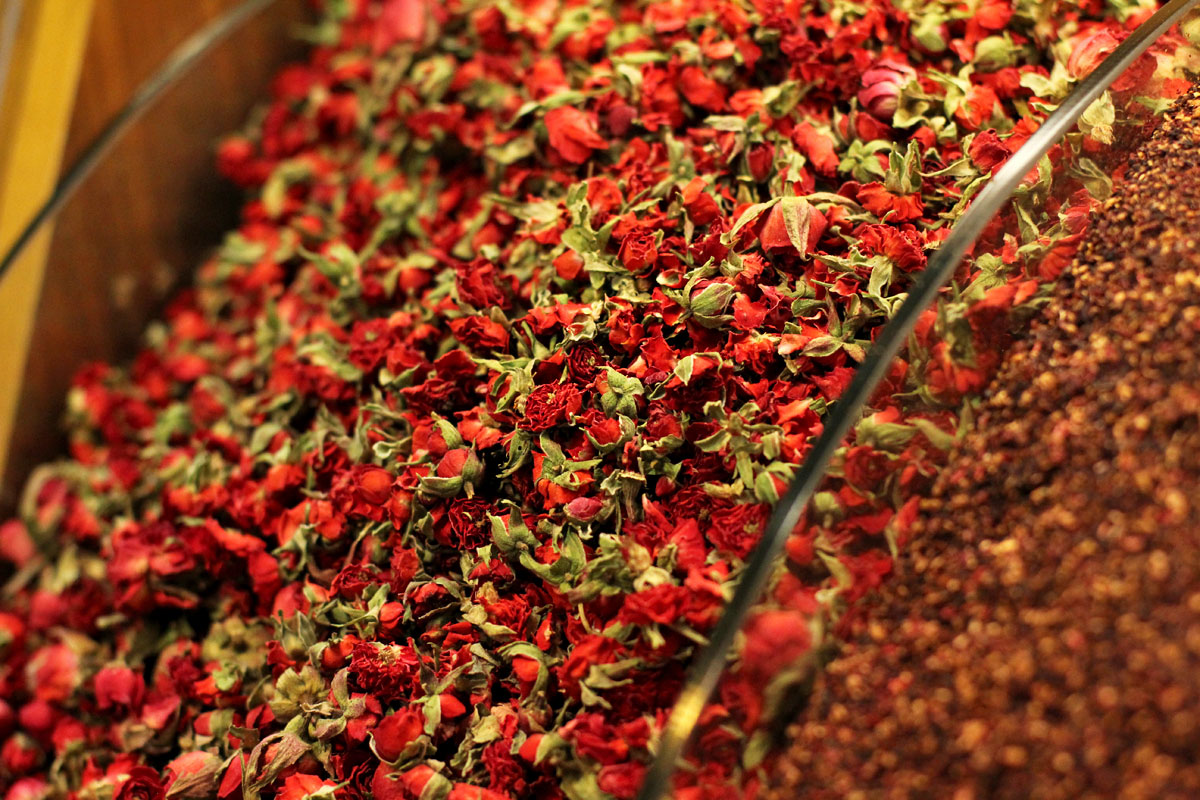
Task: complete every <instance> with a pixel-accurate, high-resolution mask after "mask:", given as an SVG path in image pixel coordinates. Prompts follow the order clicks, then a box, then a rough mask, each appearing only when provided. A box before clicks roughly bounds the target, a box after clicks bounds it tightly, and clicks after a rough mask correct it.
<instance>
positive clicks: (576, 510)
mask: <svg viewBox="0 0 1200 800" xmlns="http://www.w3.org/2000/svg"><path fill="white" fill-rule="evenodd" d="M603 507H604V503H602V502H601V501H600V500H598V499H597V498H595V497H576V498H575V499H574V500H572V501H571V502H569V503H567V516H568V517H570V518H571V519H572V520H574V521H576V522H589V521H591V520H592V519H593V518H594V517H595V516H596V515H597V514H599V513H600V509H601V508H603Z"/></svg>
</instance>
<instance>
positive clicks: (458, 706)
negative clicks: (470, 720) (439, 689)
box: [438, 693, 467, 719]
mask: <svg viewBox="0 0 1200 800" xmlns="http://www.w3.org/2000/svg"><path fill="white" fill-rule="evenodd" d="M438 703H439V704H440V705H441V707H442V719H457V718H459V717H461V716H462V715H463V714H465V713H467V707H466V706H465V705H463V702H462V701H461V700H459V699H458V698H457V697H455V696H454V695H452V694H449V693H447V694H442V695H439V696H438Z"/></svg>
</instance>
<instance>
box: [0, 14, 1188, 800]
mask: <svg viewBox="0 0 1200 800" xmlns="http://www.w3.org/2000/svg"><path fill="white" fill-rule="evenodd" d="M1152 9H1153V3H1147V2H1131V0H1112V2H1109V3H1107V4H1104V3H1100V2H1094V0H1084V1H1083V2H1076V1H1074V0H1072V1H1070V2H1068V1H1065V0H1064V1H1063V2H1050V3H1047V2H1033V1H1032V0H1013V1H1011V2H1010V0H978V1H977V2H975V1H973V2H967V3H959V2H925V1H924V0H922V1H921V2H908V3H901V2H891V0H867V1H866V2H857V1H856V2H850V1H849V0H833V1H832V2H824V3H819V4H818V3H809V2H775V1H774V0H760V1H759V2H755V3H752V4H750V3H742V2H737V1H736V0H678V1H673V2H653V3H642V4H614V3H607V2H602V1H601V0H597V1H596V2H569V3H565V4H560V3H559V2H551V1H550V0H546V1H544V2H540V1H538V0H518V1H517V2H503V3H495V4H492V3H476V4H463V3H458V2H448V3H426V2H424V1H423V0H388V1H387V2H380V1H378V0H375V1H369V0H327V1H326V2H325V3H324V8H323V17H322V21H321V23H320V24H319V25H318V26H317V28H316V29H315V31H314V37H315V38H316V40H317V41H318V44H317V45H316V46H315V48H314V50H313V52H312V56H311V58H310V60H309V61H308V63H306V64H303V65H299V66H296V67H294V68H290V69H288V70H286V71H285V72H284V73H283V74H281V75H280V76H279V78H278V80H277V82H276V85H275V90H274V100H273V102H272V103H271V105H270V106H269V108H267V109H266V110H265V111H264V113H263V114H262V115H261V117H260V118H259V119H258V121H257V122H256V123H255V124H254V126H253V127H252V128H251V129H250V132H249V133H248V134H247V135H246V136H240V137H237V138H234V139H231V140H229V141H228V142H226V143H225V144H224V145H223V147H222V148H221V151H220V162H221V166H222V168H223V169H224V171H225V172H226V173H227V174H228V175H230V176H231V177H232V178H234V179H235V180H237V181H238V182H239V183H241V184H242V185H244V186H245V187H246V188H247V189H248V190H249V192H250V197H251V199H250V200H249V201H248V202H247V204H246V206H245V210H244V221H243V224H242V225H241V226H240V228H239V230H238V231H237V232H236V233H234V234H233V235H231V236H230V237H229V239H228V240H227V242H226V243H225V245H224V246H223V247H222V248H221V250H220V251H219V253H218V254H217V255H216V256H215V257H214V258H213V260H212V261H211V262H209V263H207V264H205V265H204V266H203V267H202V269H201V270H200V271H199V274H198V276H197V278H196V283H195V286H194V288H192V289H190V290H188V291H186V292H184V293H183V294H182V295H180V296H179V297H178V299H177V300H176V301H175V302H174V303H172V305H171V306H170V308H169V309H168V310H167V312H166V315H165V321H164V322H163V323H161V324H158V325H156V326H154V327H153V328H152V329H151V330H150V331H149V333H148V335H147V346H146V348H145V349H144V350H143V352H141V353H140V354H139V355H138V356H137V357H136V359H135V360H134V361H133V362H132V364H131V365H130V366H129V367H128V368H127V369H117V368H114V367H109V366H96V367H93V368H91V369H88V370H86V371H85V372H84V373H83V374H82V375H81V376H80V377H79V380H78V383H77V387H76V388H75V389H74V391H73V393H72V395H71V397H70V402H69V424H70V431H71V460H70V461H68V462H64V463H61V464H58V465H54V466H51V467H47V468H45V469H44V470H42V471H41V472H39V474H38V475H36V476H35V478H34V481H33V482H32V484H31V488H30V491H29V494H28V503H27V506H26V508H25V510H24V514H23V521H20V522H10V523H8V524H6V525H5V526H4V528H3V531H2V535H0V555H3V557H4V559H5V560H6V561H8V562H10V563H11V564H13V565H14V567H15V568H16V570H17V571H16V574H15V576H14V578H13V580H12V581H11V582H10V583H9V585H8V590H7V593H6V595H5V597H4V603H3V612H0V630H2V631H3V637H2V640H0V642H2V643H0V647H2V649H0V659H2V664H3V668H2V670H0V697H3V702H2V703H0V733H2V735H3V737H4V738H3V744H2V746H0V775H2V776H3V781H4V782H5V785H7V786H8V787H9V788H8V797H9V798H10V800H38V799H39V798H42V797H47V796H53V797H66V796H73V797H78V798H97V800H106V799H107V798H109V797H115V798H117V800H159V799H160V798H162V797H164V796H166V797H171V798H201V797H212V796H216V797H218V798H220V800H259V798H274V797H278V798H281V799H282V800H301V798H307V797H321V798H328V797H330V796H333V797H337V798H347V799H349V798H354V799H355V800H357V798H362V797H367V796H370V795H372V794H373V796H374V797H376V798H379V799H380V800H416V798H421V799H422V800H431V799H437V800H442V799H443V798H446V797H449V798H453V800H498V799H500V798H523V797H538V798H556V797H566V798H572V800H591V799H592V798H597V799H598V798H618V799H626V798H629V797H631V796H632V794H633V793H634V791H635V790H636V788H637V786H638V784H639V781H640V779H641V775H642V773H643V771H644V769H645V764H646V762H647V760H648V759H649V757H650V753H651V746H652V741H653V737H654V736H655V733H656V731H657V729H658V727H659V725H660V724H661V722H662V720H663V716H664V712H665V709H666V708H667V707H668V706H669V704H670V703H671V702H672V700H673V699H674V697H675V695H676V693H677V691H678V688H679V686H680V683H681V681H682V678H683V675H684V671H685V669H686V666H687V664H688V662H689V658H690V657H691V655H692V653H693V652H694V650H695V648H696V647H697V645H698V643H701V642H703V640H704V635H705V633H706V631H707V630H708V629H709V628H710V627H711V625H712V624H713V622H714V620H715V618H716V617H717V616H718V615H719V612H720V609H721V605H722V603H723V601H724V598H725V596H726V594H727V591H728V585H729V581H730V580H731V577H732V576H734V575H735V574H736V572H737V570H738V568H739V566H740V564H741V563H742V559H743V558H744V557H745V556H746V554H747V553H748V552H749V551H750V550H751V548H752V547H753V546H754V544H755V541H756V539H757V537H758V536H759V535H760V531H761V527H762V525H763V521H764V519H765V517H766V515H767V513H768V511H769V509H770V507H771V504H772V503H773V502H774V501H775V500H776V499H777V497H778V493H779V491H780V489H781V487H782V486H783V485H785V483H786V481H787V480H788V479H789V477H790V476H791V474H792V473H793V470H794V469H795V466H796V464H797V463H798V462H799V461H800V460H801V459H802V458H803V456H804V454H805V451H806V449H807V447H808V446H809V442H810V440H811V438H812V437H813V436H814V434H816V433H818V432H819V431H820V429H821V420H822V416H823V414H824V411H825V409H826V407H827V406H828V404H829V403H831V402H833V401H835V400H836V398H837V397H838V394H839V392H841V391H842V390H843V388H844V387H845V385H846V383H847V381H848V378H849V376H850V375H851V373H852V371H853V369H854V367H855V365H856V363H857V362H858V361H859V360H861V358H862V356H863V353H864V351H865V350H866V349H867V348H868V347H869V346H870V343H871V339H872V336H873V335H874V333H875V332H876V331H877V330H878V328H879V326H880V324H881V323H883V322H884V321H885V320H886V319H887V318H888V316H889V314H891V313H892V311H893V309H894V308H895V307H896V305H897V303H898V301H899V298H900V296H901V295H902V294H903V292H904V291H905V289H906V287H907V285H908V283H909V281H910V276H911V274H912V273H913V272H914V271H916V270H919V269H920V268H921V267H923V265H924V264H925V260H926V255H927V253H928V251H929V250H930V249H931V248H934V247H936V246H937V244H938V242H939V241H941V239H942V238H943V237H944V235H945V232H946V230H947V227H948V226H949V225H950V224H952V223H953V221H954V219H955V218H956V217H957V216H958V214H959V213H961V211H962V209H963V208H964V206H965V205H966V204H967V203H968V202H969V201H970V198H971V197H972V196H973V195H974V194H975V193H976V192H977V191H978V190H979V188H980V187H981V186H982V185H983V184H984V183H985V182H986V181H987V179H988V177H989V176H990V174H991V172H992V171H993V170H994V169H995V168H996V167H997V166H998V165H999V164H1001V163H1003V161H1004V160H1005V159H1006V158H1007V157H1008V155H1009V154H1010V153H1011V152H1012V151H1013V149H1014V148H1015V147H1017V146H1018V145H1019V144H1020V143H1021V142H1022V141H1023V140H1024V139H1025V138H1026V137H1027V136H1028V135H1029V133H1030V132H1031V131H1032V130H1034V129H1035V127H1036V126H1037V124H1038V122H1039V120H1040V119H1041V118H1042V117H1043V116H1044V115H1045V113H1046V112H1047V109H1048V108H1050V107H1052V105H1053V104H1054V103H1055V102H1057V101H1058V100H1060V99H1061V98H1062V97H1063V96H1064V95H1065V93H1066V92H1067V91H1069V89H1070V87H1071V86H1072V85H1073V83H1074V81H1075V80H1076V79H1078V78H1079V77H1080V76H1081V75H1083V74H1086V72H1087V71H1088V70H1089V69H1090V68H1091V67H1093V66H1094V65H1095V63H1096V62H1097V61H1098V60H1099V58H1101V57H1102V56H1103V54H1104V53H1106V52H1108V51H1111V49H1112V48H1113V47H1114V46H1115V45H1116V43H1117V42H1118V41H1119V40H1120V38H1121V37H1122V36H1123V35H1124V34H1125V33H1126V32H1127V31H1128V30H1129V29H1130V28H1131V27H1132V26H1133V25H1134V24H1136V22H1137V21H1138V20H1140V19H1142V18H1144V16H1145V15H1146V14H1147V13H1149V12H1150V11H1151V10H1152ZM1068 54H1069V58H1068ZM1138 70H1139V71H1140V74H1141V75H1142V77H1146V76H1148V75H1150V74H1151V73H1153V72H1154V70H1155V58H1154V57H1153V56H1151V57H1148V58H1147V59H1146V60H1145V61H1144V62H1142V63H1141V64H1139V66H1138ZM1164 74H1166V75H1167V76H1168V80H1167V82H1166V83H1162V82H1161V81H1160V82H1159V83H1158V84H1156V91H1162V92H1168V91H1169V90H1170V89H1171V86H1172V85H1173V84H1172V82H1171V80H1172V79H1171V78H1170V75H1169V72H1168V73H1164ZM1134 89H1136V90H1138V91H1144V90H1145V89H1146V83H1145V81H1142V80H1139V81H1134V82H1131V83H1129V84H1127V85H1126V86H1125V87H1118V95H1119V93H1120V91H1126V92H1131V91H1133V90H1134ZM1112 102H1113V97H1108V98H1106V100H1105V101H1104V102H1101V103H1099V104H1098V105H1097V106H1096V107H1095V108H1094V109H1093V111H1092V112H1090V114H1089V117H1088V120H1087V123H1086V125H1085V128H1084V134H1082V135H1079V136H1076V137H1074V138H1073V139H1072V141H1071V142H1070V143H1069V144H1068V145H1066V146H1064V147H1062V148H1059V149H1057V150H1056V151H1055V153H1054V154H1053V156H1052V158H1050V159H1048V160H1047V161H1046V163H1045V165H1044V166H1043V169H1042V170H1041V172H1040V175H1039V176H1035V178H1036V180H1032V181H1031V183H1030V185H1029V186H1028V187H1027V189H1026V190H1025V191H1024V192H1023V194H1022V196H1021V198H1020V199H1019V200H1018V203H1017V205H1016V206H1015V210H1014V212H1013V214H1014V216H1013V217H1012V218H1014V219H1019V220H1020V222H1021V225H1020V227H1019V232H1018V233H1016V234H1006V230H1008V228H1007V227H1006V223H1004V222H1001V223H998V224H997V226H996V227H995V229H994V230H993V231H991V232H990V233H989V249H990V252H991V253H992V255H988V256H986V257H980V258H978V259H976V260H975V261H974V263H973V264H972V265H971V266H970V267H969V268H964V270H963V272H962V274H961V275H960V276H959V277H960V279H959V281H958V285H957V288H956V291H955V292H953V293H950V294H948V295H947V297H946V299H945V302H944V303H943V304H942V305H941V306H940V307H939V309H937V310H936V311H931V312H930V313H929V315H928V316H927V317H926V318H925V320H924V321H923V324H922V325H921V327H920V329H919V331H918V333H917V335H916V336H915V337H914V341H913V343H912V347H911V349H910V351H909V354H908V356H907V358H906V360H904V361H901V362H898V363H897V364H896V367H895V369H894V371H893V373H892V375H891V377H890V380H889V382H888V384H887V386H886V387H885V390H884V391H883V392H882V393H881V394H880V396H879V397H878V398H877V399H876V402H875V408H874V411H873V412H872V414H871V415H870V416H869V417H868V418H866V419H864V421H863V422H862V424H861V425H860V426H859V427H858V429H857V430H856V433H855V441H854V443H853V446H851V447H850V448H848V449H847V450H846V451H845V453H844V457H843V459H842V461H841V466H840V468H839V472H838V475H837V477H836V480H835V481H834V482H833V485H832V486H831V487H830V489H829V491H827V492H824V493H822V494H821V495H820V496H819V497H818V499H817V500H818V509H819V513H818V515H816V516H817V517H819V518H817V519H814V520H812V521H811V522H810V523H809V524H807V525H805V526H804V527H802V528H801V529H800V530H799V531H797V533H796V535H795V537H794V538H793V541H792V542H791V544H790V546H789V559H790V564H791V567H792V570H791V572H790V573H789V574H787V575H786V576H784V577H783V578H782V579H781V581H780V582H779V584H778V587H777V589H776V591H775V595H774V601H775V602H776V606H775V607H774V610H771V611H768V612H766V613H763V614H761V615H760V616H759V617H758V618H757V619H756V620H755V622H754V624H753V626H752V627H751V630H750V632H749V635H748V637H747V641H746V645H745V648H744V651H743V652H742V653H741V654H740V656H739V658H740V662H741V665H742V668H741V670H740V671H739V672H738V673H737V677H736V679H735V680H733V681H731V682H729V683H728V684H727V685H726V686H725V687H724V688H723V689H722V696H721V703H722V704H721V705H719V706H717V707H714V708H713V709H712V710H711V711H710V713H709V714H707V715H706V718H705V720H704V724H703V730H702V731H701V736H700V742H699V748H698V759H697V762H696V763H697V765H696V767H695V769H694V770H693V771H691V772H689V773H688V774H686V775H684V776H683V777H682V778H681V787H682V788H681V792H680V793H679V795H678V796H679V797H681V798H687V799H688V800H699V798H706V797H714V798H715V797H722V798H726V797H730V796H731V792H733V791H735V790H734V789H731V788H730V787H741V791H744V792H746V793H748V794H749V793H753V792H754V791H755V789H756V786H757V784H756V781H757V780H758V779H757V777H756V775H755V773H754V770H753V768H754V767H755V765H756V763H757V760H758V758H759V757H760V755H761V752H760V750H759V749H757V748H756V747H751V748H749V749H747V740H748V739H747V737H748V736H749V734H750V733H751V732H753V731H754V730H755V729H756V727H757V726H758V724H759V722H760V720H761V718H762V716H763V712H762V699H761V692H760V689H761V685H762V684H764V683H765V682H766V681H767V680H768V679H770V678H772V677H773V676H774V675H775V674H776V673H777V672H778V671H779V670H780V668H781V667H782V666H784V665H785V664H787V663H792V662H795V661H797V660H801V659H802V658H803V656H804V655H805V654H807V653H811V652H815V648H817V647H818V646H819V645H820V643H821V637H822V636H823V635H824V634H823V624H824V623H823V620H825V619H826V618H827V617H829V616H830V615H831V614H833V613H835V612H836V609H837V608H838V607H839V606H840V604H842V603H844V602H845V601H847V600H853V599H854V598H855V597H857V596H859V595H861V594H862V592H864V591H865V590H866V589H868V588H869V587H871V586H874V585H876V584H877V583H878V582H879V580H880V579H881V577H882V576H883V575H884V574H886V573H887V572H888V571H889V569H890V567H891V556H890V550H891V548H892V547H895V546H902V545H903V543H904V524H903V523H904V521H905V520H908V519H911V517H912V514H913V512H914V510H915V506H914V505H913V502H912V501H910V500H909V498H911V497H913V496H914V495H915V493H916V492H918V491H921V490H922V489H924V488H926V487H927V485H928V483H929V481H930V479H931V477H932V475H933V474H934V472H935V470H936V468H937V466H938V465H939V464H940V463H941V462H942V460H943V458H944V450H945V447H946V446H947V443H948V441H949V440H950V439H951V434H950V432H951V431H953V430H954V428H955V425H956V416H955V413H954V409H955V408H956V407H957V404H958V403H959V402H960V401H961V399H962V398H963V397H964V396H969V395H971V394H973V393H976V392H978V391H979V389H981V388H982V387H983V386H984V385H985V383H986V381H987V380H988V378H989V376H990V375H991V373H992V372H993V371H994V369H995V368H996V366H997V364H998V362H999V353H1000V351H1001V348H1002V346H1003V343H1004V341H1005V333H1006V331H1007V330H1008V322H1009V316H1008V312H1009V311H1010V309H1013V308H1015V307H1018V306H1027V305H1028V304H1029V303H1030V301H1031V300H1032V299H1033V298H1035V297H1036V295H1037V290H1038V285H1039V282H1041V281H1046V280H1049V279H1052V278H1054V277H1056V276H1057V274H1058V273H1059V272H1060V271H1061V269H1062V268H1063V266H1065V264H1067V263H1068V262H1069V260H1070V258H1071V256H1072V254H1073V252H1074V249H1075V248H1076V247H1077V245H1078V242H1079V238H1080V236H1081V234H1082V230H1083V228H1084V226H1085V224H1086V220H1087V216H1088V213H1089V212H1090V210H1091V209H1092V207H1093V205H1094V203H1095V197H1103V196H1105V195H1106V193H1107V191H1108V179H1107V177H1106V176H1105V175H1104V173H1103V171H1102V170H1100V169H1098V168H1096V167H1095V164H1094V163H1092V162H1091V161H1089V160H1088V158H1087V154H1088V153H1090V152H1093V151H1094V150H1096V149H1097V148H1099V147H1100V146H1101V145H1102V144H1103V143H1104V142H1106V141H1108V140H1110V139H1111V137H1112V135H1113V130H1112V121H1113V119H1112V118H1113V114H1112V108H1113V106H1112ZM1068 167H1070V169H1071V170H1073V172H1072V173H1071V175H1072V176H1073V177H1072V179H1070V180H1066V181H1060V182H1057V183H1056V184H1055V186H1056V193H1054V194H1053V196H1050V195H1051V192H1050V191H1049V189H1050V177H1051V173H1052V172H1053V171H1054V170H1055V169H1056V168H1058V169H1060V170H1065V169H1067V168H1068ZM1064 187H1065V188H1064ZM1014 230H1016V228H1014ZM901 506H903V508H904V510H903V511H902V512H901V514H900V517H899V519H900V523H899V524H893V523H895V520H896V517H897V510H898V509H900V508H901Z"/></svg>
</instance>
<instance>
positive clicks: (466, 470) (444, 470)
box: [437, 447, 483, 483]
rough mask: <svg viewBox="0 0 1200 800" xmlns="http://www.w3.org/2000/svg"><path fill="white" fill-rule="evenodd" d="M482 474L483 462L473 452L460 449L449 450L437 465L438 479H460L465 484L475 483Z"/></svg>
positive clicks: (463, 448)
mask: <svg viewBox="0 0 1200 800" xmlns="http://www.w3.org/2000/svg"><path fill="white" fill-rule="evenodd" d="M482 474H483V462H482V461H480V460H479V457H478V456H476V455H475V451H474V450H471V449H468V448H465V447H460V448H456V449H454V450H450V451H448V452H447V453H446V455H444V456H443V457H442V460H441V461H440V462H439V463H438V465H437V476H438V477H439V478H462V479H463V482H465V483H477V482H478V481H479V478H480V477H481V476H482Z"/></svg>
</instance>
